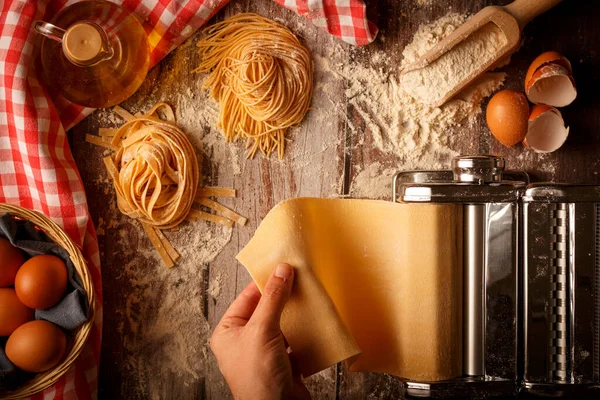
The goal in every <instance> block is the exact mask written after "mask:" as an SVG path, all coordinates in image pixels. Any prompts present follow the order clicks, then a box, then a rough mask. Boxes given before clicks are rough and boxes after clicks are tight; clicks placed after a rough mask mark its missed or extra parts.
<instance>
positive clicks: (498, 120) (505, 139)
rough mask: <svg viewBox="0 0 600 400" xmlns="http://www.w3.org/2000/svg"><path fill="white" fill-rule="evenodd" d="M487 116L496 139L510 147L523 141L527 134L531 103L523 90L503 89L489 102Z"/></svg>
mask: <svg viewBox="0 0 600 400" xmlns="http://www.w3.org/2000/svg"><path fill="white" fill-rule="evenodd" d="M485 117H486V120H487V124H488V127H489V128H490V131H491V132H492V134H494V136H495V137H496V139H498V141H499V142H500V143H502V144H503V145H505V146H507V147H510V146H513V145H515V144H517V143H519V142H522V141H523V139H524V138H525V135H527V123H528V122H527V120H528V118H529V103H528V102H527V98H526V97H525V95H524V94H523V93H521V92H517V91H516V90H502V91H500V92H498V93H496V94H495V95H494V97H492V99H491V100H490V102H489V103H488V106H487V111H486V115H485Z"/></svg>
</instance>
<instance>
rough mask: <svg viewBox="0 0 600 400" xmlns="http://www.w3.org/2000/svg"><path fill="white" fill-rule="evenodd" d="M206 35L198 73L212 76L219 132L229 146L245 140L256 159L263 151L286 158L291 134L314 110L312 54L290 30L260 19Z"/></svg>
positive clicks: (232, 22)
mask: <svg viewBox="0 0 600 400" xmlns="http://www.w3.org/2000/svg"><path fill="white" fill-rule="evenodd" d="M204 32H205V33H206V34H207V36H206V37H205V38H203V39H202V40H200V41H199V42H198V48H199V49H200V53H201V54H202V62H201V63H200V66H199V67H198V68H197V69H196V71H199V72H209V73H210V74H209V75H208V77H207V78H206V80H205V81H204V86H203V87H204V88H205V89H209V90H210V92H211V96H212V97H213V98H214V99H215V100H216V101H218V102H219V103H220V111H219V122H218V127H219V128H220V129H222V130H223V133H224V135H225V137H226V139H227V141H233V140H236V139H238V138H245V139H246V148H248V154H247V156H248V157H250V158H252V157H254V155H255V154H256V152H257V151H258V150H260V151H261V152H262V153H263V154H265V155H266V156H267V157H269V156H270V155H271V153H273V152H277V154H278V157H279V158H280V159H281V158H283V154H284V149H285V133H286V131H287V129H288V128H289V127H291V126H295V125H298V124H300V122H302V120H303V119H304V116H305V115H306V113H307V111H308V109H309V106H310V101H311V97H312V91H313V84H312V74H313V66H312V61H311V59H310V53H309V52H308V50H307V49H306V48H305V47H304V46H302V44H301V43H300V41H299V40H298V38H297V37H296V36H294V34H293V33H292V32H291V31H290V30H289V29H288V28H286V27H285V26H283V25H281V24H279V23H277V22H275V21H271V20H269V19H267V18H264V17H261V16H260V15H258V14H252V13H244V14H238V15H236V16H233V17H231V18H229V19H227V20H225V21H223V22H220V23H217V24H215V25H213V26H211V27H209V28H207V29H205V30H204Z"/></svg>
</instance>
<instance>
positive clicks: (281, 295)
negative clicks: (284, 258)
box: [250, 264, 294, 336]
mask: <svg viewBox="0 0 600 400" xmlns="http://www.w3.org/2000/svg"><path fill="white" fill-rule="evenodd" d="M293 281H294V269H293V268H292V267H291V266H290V265H288V264H279V265H278V266H277V268H275V271H273V273H272V274H271V277H270V278H269V280H268V281H267V284H266V285H265V287H264V289H263V293H262V297H261V298H260V301H259V302H258V306H257V307H256V310H255V311H254V314H253V315H252V318H251V319H250V322H251V323H253V324H257V325H258V326H261V327H263V328H264V329H265V330H266V331H267V332H270V333H272V334H273V335H274V336H275V335H279V333H280V332H281V330H280V328H279V321H280V319H281V312H282V311H283V307H284V306H285V303H287V301H288V299H289V298H290V294H291V292H292V284H293Z"/></svg>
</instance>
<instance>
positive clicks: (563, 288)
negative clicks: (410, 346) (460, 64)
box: [393, 156, 600, 397]
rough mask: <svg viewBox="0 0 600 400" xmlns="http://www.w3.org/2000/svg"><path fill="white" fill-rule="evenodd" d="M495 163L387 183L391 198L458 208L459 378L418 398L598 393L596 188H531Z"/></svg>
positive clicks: (416, 390)
mask: <svg viewBox="0 0 600 400" xmlns="http://www.w3.org/2000/svg"><path fill="white" fill-rule="evenodd" d="M504 168H505V161H504V159H503V158H501V157H497V156H462V157H457V158H455V159H454V161H453V165H452V170H451V171H411V172H401V173H398V174H396V176H394V180H393V201H395V202H396V201H397V202H402V203H424V202H425V203H427V202H428V203H460V204H462V205H463V277H464V278H463V279H464V281H463V376H462V377H460V378H456V379H453V380H449V381H442V382H412V381H406V382H405V383H406V387H407V391H408V392H409V393H412V394H414V395H418V396H428V395H431V396H435V397H444V396H457V395H464V396H469V395H509V394H516V393H517V392H518V391H521V390H524V391H530V392H543V393H547V394H548V393H553V394H559V395H560V394H565V393H570V394H575V393H579V392H581V391H583V392H585V391H586V390H589V389H591V388H600V373H599V372H600V186H582V185H565V184H529V176H528V175H527V173H525V172H521V171H505V170H504Z"/></svg>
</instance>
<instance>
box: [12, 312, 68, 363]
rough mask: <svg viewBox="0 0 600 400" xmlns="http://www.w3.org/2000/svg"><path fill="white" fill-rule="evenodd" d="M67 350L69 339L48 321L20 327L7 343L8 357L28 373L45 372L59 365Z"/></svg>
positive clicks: (32, 322)
mask: <svg viewBox="0 0 600 400" xmlns="http://www.w3.org/2000/svg"><path fill="white" fill-rule="evenodd" d="M66 350H67V337H66V336H65V334H64V332H63V331H62V330H61V329H60V328H59V327H58V326H56V325H54V324H53V323H51V322H48V321H42V320H39V321H31V322H28V323H26V324H24V325H21V326H20V327H18V328H17V329H16V330H15V331H14V332H13V334H12V335H10V337H9V338H8V341H7V342H6V348H5V352H6V356H7V357H8V359H9V360H10V361H12V362H13V364H15V365H16V366H17V367H19V368H20V369H22V370H23V371H27V372H43V371H47V370H49V369H50V368H52V367H54V366H55V365H56V364H58V363H59V362H60V361H61V360H62V358H63V356H64V355H65V351H66Z"/></svg>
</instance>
